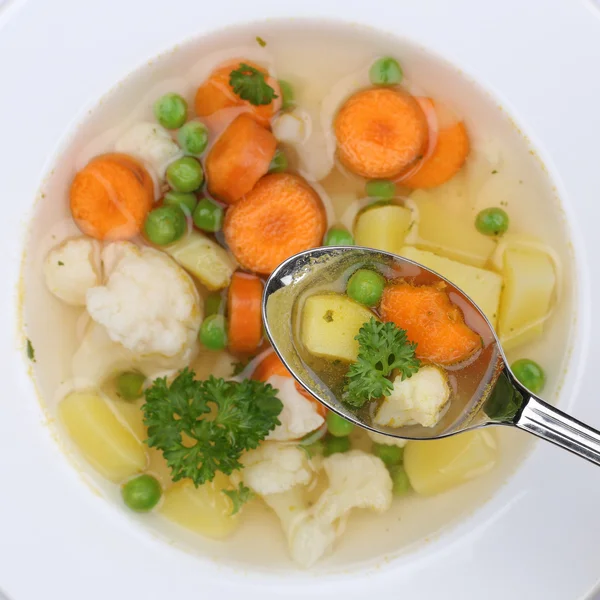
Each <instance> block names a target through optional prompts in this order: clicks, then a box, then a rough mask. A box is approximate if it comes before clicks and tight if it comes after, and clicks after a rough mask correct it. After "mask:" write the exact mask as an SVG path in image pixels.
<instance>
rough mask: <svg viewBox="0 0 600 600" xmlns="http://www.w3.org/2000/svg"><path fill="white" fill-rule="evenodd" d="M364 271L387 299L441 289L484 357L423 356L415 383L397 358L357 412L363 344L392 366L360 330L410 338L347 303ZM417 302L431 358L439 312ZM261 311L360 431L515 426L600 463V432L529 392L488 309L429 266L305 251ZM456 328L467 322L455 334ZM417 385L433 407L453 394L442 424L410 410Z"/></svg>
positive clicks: (402, 433)
mask: <svg viewBox="0 0 600 600" xmlns="http://www.w3.org/2000/svg"><path fill="white" fill-rule="evenodd" d="M359 269H368V270H369V271H374V272H376V273H379V274H380V275H382V276H383V278H384V279H385V283H386V292H387V291H389V288H395V289H397V288H399V287H400V288H401V287H404V288H407V289H411V290H418V289H419V288H425V289H427V290H431V293H432V294H435V293H436V292H435V290H440V291H439V294H440V295H443V296H444V298H445V300H444V302H448V307H450V308H449V309H448V315H449V318H450V320H451V321H452V326H453V327H457V326H461V327H464V329H465V330H466V331H469V332H470V334H471V335H472V336H474V337H476V338H477V340H478V343H477V348H475V349H473V351H472V352H470V353H469V355H468V356H464V357H459V359H458V360H457V362H453V361H451V360H450V361H444V360H441V359H440V362H437V363H436V361H435V360H429V361H428V360H427V357H425V358H424V360H422V361H421V368H420V370H419V371H418V372H417V374H416V375H412V377H414V378H415V379H414V380H413V381H412V382H411V379H412V377H410V375H411V374H410V373H405V374H404V375H403V374H402V369H398V368H396V367H397V366H398V365H401V364H402V363H401V361H399V360H398V359H397V357H395V356H394V355H393V353H392V355H391V359H390V360H392V361H395V362H394V364H393V365H392V367H394V369H393V372H390V373H387V372H385V366H382V364H383V362H385V361H383V362H382V361H379V362H378V363H377V368H382V369H383V371H382V372H383V373H385V375H387V377H386V380H387V381H389V383H386V384H385V385H386V393H385V394H384V397H373V398H368V399H367V400H368V401H365V402H364V403H363V404H362V405H359V404H360V403H358V402H356V399H355V398H353V397H352V396H351V394H349V385H348V382H349V374H350V373H354V380H357V379H360V373H358V372H357V371H358V370H357V368H356V367H354V368H352V366H351V365H353V364H355V363H356V360H357V357H358V356H359V354H358V353H359V352H361V351H362V352H363V353H364V352H365V348H364V347H363V342H365V339H366V338H365V336H367V334H369V335H371V340H374V342H373V344H374V347H375V348H377V345H378V344H379V345H380V346H381V351H382V353H383V354H382V356H385V357H386V358H385V360H388V356H387V355H386V354H385V343H386V342H385V341H384V340H385V339H387V338H384V337H382V338H381V339H379V338H378V337H377V334H376V333H374V330H373V331H371V330H369V328H368V327H367V328H366V329H364V330H363V329H360V327H361V324H364V323H366V322H368V321H369V320H370V319H373V323H372V324H371V326H372V327H375V329H377V331H382V332H383V331H384V329H385V331H386V332H387V333H386V335H387V334H388V333H389V335H391V336H398V335H401V333H397V332H398V331H399V332H402V331H403V330H401V329H397V328H395V326H394V325H392V324H387V323H381V322H380V321H387V320H389V319H381V316H382V315H381V307H380V308H379V310H378V309H376V308H373V307H372V308H367V307H365V306H363V305H360V304H358V303H356V302H354V300H351V299H349V298H348V297H347V296H346V295H345V290H346V285H347V281H348V279H349V278H350V277H351V276H352V274H354V273H355V272H356V271H357V270H359ZM419 302H421V304H417V309H418V307H419V306H422V307H423V311H424V312H423V314H420V315H418V317H419V319H420V327H421V328H422V330H423V326H424V331H425V333H424V334H423V335H421V339H420V343H421V344H422V347H421V348H419V345H418V344H417V346H416V350H415V351H416V352H417V355H418V354H419V351H420V350H421V352H422V351H423V350H425V349H426V346H427V342H428V341H430V340H435V338H436V335H439V334H438V331H439V326H440V325H439V320H437V321H436V315H435V314H434V312H435V311H434V310H432V309H430V307H428V306H426V305H425V304H424V301H422V300H419ZM262 309H263V321H264V324H265V330H266V333H267V336H268V337H269V340H270V341H271V343H272V344H273V347H274V348H275V351H276V352H277V354H278V355H279V356H280V358H281V359H282V360H283V362H284V363H285V365H286V367H287V368H288V369H289V370H290V372H291V373H292V375H293V376H294V378H295V379H296V380H297V381H298V382H299V383H300V384H301V385H302V386H303V387H304V389H306V390H307V391H308V392H310V393H311V394H312V395H313V396H314V397H315V398H317V399H318V400H319V401H320V402H322V403H323V404H324V405H325V406H327V408H329V409H330V410H332V411H334V412H336V413H337V414H339V415H341V416H343V417H344V418H346V419H348V420H350V421H351V422H353V423H355V424H357V425H359V426H361V427H364V428H366V429H369V430H371V431H374V432H377V433H383V434H385V435H391V436H394V437H398V438H404V439H413V440H415V439H435V438H441V437H446V436H449V435H454V434H456V433H459V432H461V431H467V430H469V429H475V428H478V427H485V426H489V425H506V426H514V427H518V428H519V429H523V430H525V431H528V432H530V433H533V434H535V435H537V436H539V437H541V438H544V439H546V440H548V441H551V442H553V443H555V444H557V445H559V446H561V447H562V448H565V449H567V450H570V451H571V452H574V453H576V454H578V455H580V456H582V457H584V458H587V459H588V460H590V461H592V462H594V463H596V464H600V432H598V431H596V430H594V429H592V428H590V427H588V426H586V425H584V424H583V423H580V422H579V421H577V420H575V419H573V418H572V417H570V416H568V415H566V414H564V413H562V412H561V411H559V410H557V409H555V408H553V407H552V406H550V405H549V404H547V403H546V402H544V401H543V400H541V399H540V398H538V397H537V396H535V395H534V394H532V393H531V392H529V391H528V390H527V389H526V388H525V387H523V386H522V385H521V384H520V383H519V382H518V381H517V380H516V378H515V377H514V375H513V374H512V372H511V371H510V368H509V367H508V365H507V362H506V358H505V356H504V353H503V351H502V348H501V346H500V342H499V340H498V338H497V336H496V334H495V332H494V330H493V328H492V326H491V325H490V323H489V321H488V320H487V318H486V317H485V316H484V314H483V313H482V312H481V310H480V309H479V308H478V307H477V306H476V305H475V304H474V303H473V302H472V301H471V300H470V299H469V298H468V297H467V296H466V295H465V294H464V293H463V292H462V291H461V290H460V289H458V288H457V287H456V286H454V285H453V284H452V283H451V282H449V281H448V280H446V279H444V278H443V277H441V276H440V275H438V274H437V273H435V272H433V271H431V270H429V269H427V268H425V267H423V266H422V265H419V264H417V263H414V262H413V261H410V260H408V259H405V258H401V257H399V256H396V255H393V254H389V253H387V252H382V251H379V250H373V249H370V248H361V247H356V246H352V247H347V246H345V247H323V248H316V249H313V250H307V251H305V252H301V253H299V254H296V255H295V256H292V257H291V258H289V259H288V260H286V261H285V262H283V263H282V264H281V265H279V266H278V267H277V268H276V269H275V271H273V273H272V274H271V276H270V277H269V280H268V281H267V283H266V286H265V292H264V296H263V307H262ZM457 309H459V310H457ZM419 310H420V309H419ZM321 313H322V314H321ZM457 315H458V316H457ZM428 318H429V319H431V320H430V322H429V323H428V322H427V319H428ZM462 319H464V324H462ZM458 321H460V322H461V323H459V324H458V325H457V323H458ZM363 327H364V325H363ZM407 329H408V327H407ZM359 331H361V332H363V335H362V338H361V337H360V336H359V340H361V341H360V344H359V341H358V340H356V338H355V336H356V335H357V334H358V332H359ZM413 334H414V330H413ZM388 337H389V336H388ZM397 339H398V340H399V339H400V338H399V337H397ZM409 339H410V338H409ZM407 344H408V341H407ZM456 348H457V344H454V345H451V350H455V349H456ZM405 350H406V352H404V351H403V353H406V355H407V356H408V355H409V354H410V350H409V349H406V348H405ZM372 352H375V350H373V349H372ZM457 352H458V350H457ZM396 354H397V352H396ZM363 355H364V354H363ZM456 356H457V357H458V356H459V355H458V354H457V355H456ZM359 362H360V361H359ZM418 362H419V361H418V360H417V363H418ZM428 363H431V364H428ZM424 373H427V377H425V375H424ZM434 373H437V374H438V375H433V374H434ZM418 377H419V378H420V380H424V379H426V378H427V379H428V381H425V382H424V384H423V385H424V386H425V388H423V385H421V392H422V390H423V389H425V392H422V393H421V396H422V397H425V396H427V395H428V394H429V396H427V399H428V400H429V403H430V404H431V401H432V395H433V396H434V395H435V392H436V390H439V389H441V388H440V386H445V387H446V389H447V392H446V394H445V396H444V398H442V399H441V400H440V402H439V405H438V406H437V409H438V412H437V413H436V416H435V419H429V418H428V415H427V414H425V413H414V414H412V413H410V414H409V412H408V411H407V409H408V408H410V407H409V406H408V405H407V401H406V398H407V397H409V396H410V394H411V389H412V390H413V392H414V389H415V388H416V386H417V378H418ZM439 381H441V382H442V383H441V384H440V383H439ZM436 385H437V388H436V387H435V386H436ZM411 386H412V388H411ZM427 386H428V387H427ZM358 387H360V385H359V386H358ZM442 389H443V388H442ZM438 396H440V397H441V394H438ZM396 398H399V400H397V399H396ZM409 400H410V398H409ZM433 400H435V398H433ZM393 402H396V403H397V404H396V405H393V404H392V403H393ZM402 402H404V404H403V405H402V408H403V412H402V413H401V414H402V415H403V418H402V419H400V418H399V417H398V413H396V415H395V416H393V417H392V416H390V415H392V413H394V410H393V408H394V406H398V405H399V404H398V403H400V404H401V403H402ZM425 404H426V403H425ZM432 410H433V409H432ZM407 415H409V416H407Z"/></svg>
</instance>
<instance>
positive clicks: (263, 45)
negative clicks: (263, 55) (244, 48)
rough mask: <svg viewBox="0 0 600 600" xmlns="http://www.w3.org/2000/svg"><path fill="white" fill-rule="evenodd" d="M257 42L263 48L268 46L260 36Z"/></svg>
mask: <svg viewBox="0 0 600 600" xmlns="http://www.w3.org/2000/svg"><path fill="white" fill-rule="evenodd" d="M256 42H257V43H258V45H259V46H260V47H261V48H264V47H265V46H266V45H267V42H265V40H263V39H262V38H261V37H260V36H259V35H257V36H256Z"/></svg>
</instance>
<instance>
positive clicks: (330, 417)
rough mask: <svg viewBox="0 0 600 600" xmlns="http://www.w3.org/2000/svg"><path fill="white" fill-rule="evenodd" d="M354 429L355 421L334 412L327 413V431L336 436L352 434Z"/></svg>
mask: <svg viewBox="0 0 600 600" xmlns="http://www.w3.org/2000/svg"><path fill="white" fill-rule="evenodd" d="M353 429H354V423H351V422H350V421H348V420H347V419H344V417H340V416H339V415H336V414H335V413H334V412H329V413H328V414H327V431H329V433H330V434H331V435H333V436H335V437H345V436H347V435H350V433H351V432H352V430H353Z"/></svg>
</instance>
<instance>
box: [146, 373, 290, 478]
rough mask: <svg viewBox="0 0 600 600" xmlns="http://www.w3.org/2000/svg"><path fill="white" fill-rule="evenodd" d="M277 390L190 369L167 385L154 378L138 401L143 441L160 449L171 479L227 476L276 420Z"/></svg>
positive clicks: (279, 404)
mask: <svg viewBox="0 0 600 600" xmlns="http://www.w3.org/2000/svg"><path fill="white" fill-rule="evenodd" d="M276 393H277V390H275V389H274V388H273V387H272V386H270V385H269V384H266V383H262V382H260V381H252V380H250V379H245V380H244V381H241V382H235V381H225V380H224V379H217V378H215V377H213V376H211V377H209V378H208V379H206V380H205V381H197V380H195V379H194V371H192V370H190V369H184V370H183V371H181V372H180V373H179V375H177V377H176V378H175V379H174V380H173V382H172V383H171V384H170V385H169V384H168V383H167V379H166V378H162V379H156V380H155V381H154V382H153V384H152V385H151V386H150V387H149V388H148V389H147V390H146V392H145V395H146V402H145V404H144V405H143V406H142V410H143V411H144V423H145V424H146V426H147V427H148V439H147V440H146V443H147V444H148V445H149V446H151V447H154V448H157V449H159V450H160V451H161V452H162V453H163V455H164V457H165V460H166V461H167V464H168V466H169V467H170V468H171V474H172V478H173V481H178V480H180V479H183V478H189V479H191V480H192V481H193V482H194V484H195V485H196V486H198V485H201V484H203V483H205V482H207V481H211V480H212V479H213V478H214V476H215V474H216V472H217V471H221V472H223V473H225V474H226V475H230V474H231V473H232V472H233V471H234V470H236V469H240V468H241V467H242V464H241V463H240V462H239V458H240V456H241V454H242V452H244V451H245V450H251V449H253V448H256V447H257V446H258V444H259V442H260V441H261V440H263V439H264V438H265V437H266V436H267V434H268V433H269V432H270V431H271V430H273V429H274V428H275V427H276V426H277V425H279V424H280V422H279V419H278V418H277V417H278V415H279V413H280V412H281V410H282V408H283V404H282V403H281V400H279V398H277V396H276Z"/></svg>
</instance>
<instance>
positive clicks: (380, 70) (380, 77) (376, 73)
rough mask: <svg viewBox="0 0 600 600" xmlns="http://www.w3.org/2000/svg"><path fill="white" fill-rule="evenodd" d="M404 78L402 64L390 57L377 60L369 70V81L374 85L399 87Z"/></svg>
mask: <svg viewBox="0 0 600 600" xmlns="http://www.w3.org/2000/svg"><path fill="white" fill-rule="evenodd" d="M403 77H404V75H403V73H402V68H401V67H400V63H398V61H397V60H396V59H395V58H391V57H390V56H385V57H383V58H379V59H377V60H376V61H375V62H374V63H373V64H372V65H371V68H370V69H369V79H370V80H371V83H372V84H373V85H398V84H399V83H400V82H401V81H402V78H403Z"/></svg>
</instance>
